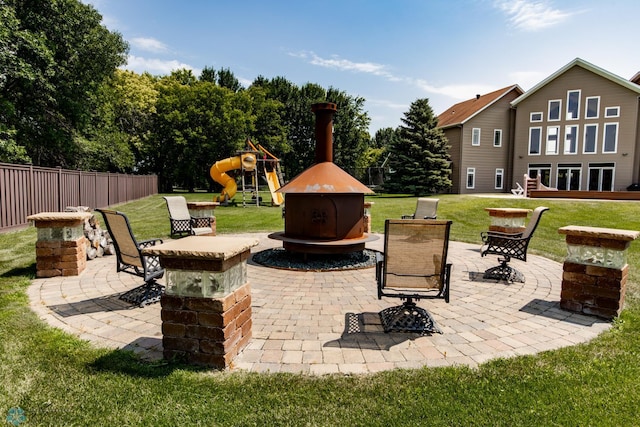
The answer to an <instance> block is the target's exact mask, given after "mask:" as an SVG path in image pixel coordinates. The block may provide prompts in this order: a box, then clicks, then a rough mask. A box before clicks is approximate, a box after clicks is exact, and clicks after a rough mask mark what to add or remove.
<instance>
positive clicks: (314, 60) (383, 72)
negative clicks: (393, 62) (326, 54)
mask: <svg viewBox="0 0 640 427" xmlns="http://www.w3.org/2000/svg"><path fill="white" fill-rule="evenodd" d="M289 55H291V56H293V57H296V58H301V59H304V60H306V61H307V62H309V63H310V64H312V65H318V66H320V67H324V68H332V69H335V70H343V71H353V72H356V73H367V74H373V75H375V76H382V77H385V78H387V79H388V80H391V81H396V80H400V79H398V78H397V77H394V76H393V74H391V73H390V72H389V71H387V66H386V65H383V64H376V63H375V62H353V61H350V60H348V59H343V58H340V57H339V56H337V55H333V56H332V57H331V58H328V59H327V58H322V57H320V56H318V55H316V54H315V53H314V52H297V53H289Z"/></svg>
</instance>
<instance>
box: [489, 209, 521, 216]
mask: <svg viewBox="0 0 640 427" xmlns="http://www.w3.org/2000/svg"><path fill="white" fill-rule="evenodd" d="M484 210H485V211H487V212H489V215H491V216H526V215H527V214H528V213H529V212H531V209H525V208H484Z"/></svg>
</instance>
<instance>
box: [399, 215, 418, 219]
mask: <svg viewBox="0 0 640 427" xmlns="http://www.w3.org/2000/svg"><path fill="white" fill-rule="evenodd" d="M402 219H415V216H414V215H402Z"/></svg>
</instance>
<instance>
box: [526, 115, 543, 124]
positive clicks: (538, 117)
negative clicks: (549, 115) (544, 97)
mask: <svg viewBox="0 0 640 427" xmlns="http://www.w3.org/2000/svg"><path fill="white" fill-rule="evenodd" d="M529 121H530V122H541V121H542V113H531V114H530V115H529Z"/></svg>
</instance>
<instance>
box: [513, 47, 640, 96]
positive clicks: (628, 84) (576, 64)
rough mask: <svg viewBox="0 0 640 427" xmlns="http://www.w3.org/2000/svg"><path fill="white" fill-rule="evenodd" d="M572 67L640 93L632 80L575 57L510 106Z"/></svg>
mask: <svg viewBox="0 0 640 427" xmlns="http://www.w3.org/2000/svg"><path fill="white" fill-rule="evenodd" d="M573 67H582V68H584V69H585V70H587V71H591V72H592V73H594V74H596V75H598V76H600V77H603V78H605V79H607V80H610V81H612V82H614V83H617V84H619V85H620V86H623V87H626V88H627V89H629V90H631V91H633V92H636V93H638V94H640V86H639V85H637V84H635V83H634V82H632V81H630V80H627V79H624V78H622V77H620V76H617V75H615V74H613V73H610V72H609V71H607V70H605V69H603V68H600V67H597V66H595V65H593V64H591V63H589V62H587V61H585V60H584V59H580V58H576V59H574V60H573V61H571V62H569V63H568V64H567V65H565V66H564V67H562V68H560V69H559V70H558V71H556V72H555V73H553V74H551V75H550V76H549V77H547V78H546V79H544V80H542V81H541V82H540V83H538V84H537V85H535V86H534V87H532V88H531V89H529V90H528V91H526V92H525V93H524V94H522V95H520V96H519V97H518V98H516V99H514V100H513V101H512V102H511V106H512V107H515V106H516V105H518V104H519V103H520V102H522V101H524V100H525V99H527V98H528V97H529V96H531V95H533V94H534V93H536V92H537V91H538V90H539V89H540V88H542V87H544V86H546V85H547V84H548V83H549V82H551V81H553V80H555V79H556V78H558V77H559V76H560V75H562V74H564V73H565V72H567V71H568V70H569V69H571V68H573ZM634 77H635V76H634ZM632 79H633V78H632Z"/></svg>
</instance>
